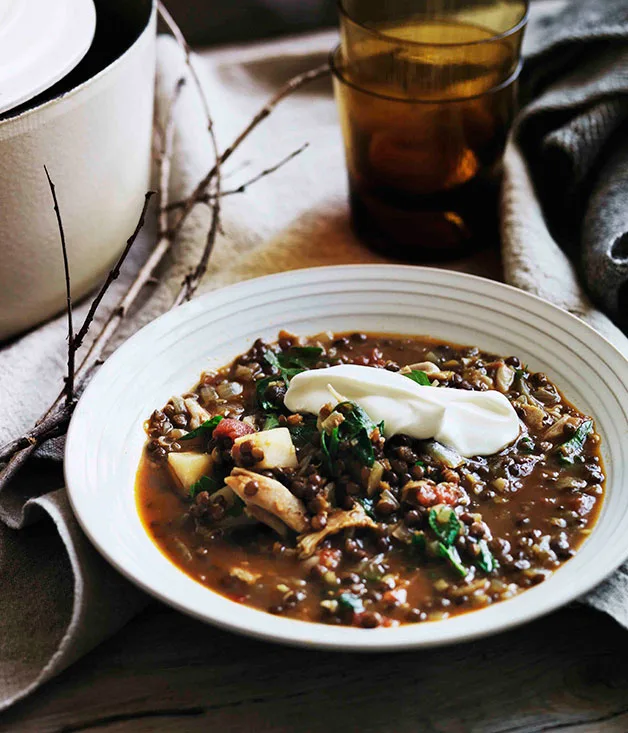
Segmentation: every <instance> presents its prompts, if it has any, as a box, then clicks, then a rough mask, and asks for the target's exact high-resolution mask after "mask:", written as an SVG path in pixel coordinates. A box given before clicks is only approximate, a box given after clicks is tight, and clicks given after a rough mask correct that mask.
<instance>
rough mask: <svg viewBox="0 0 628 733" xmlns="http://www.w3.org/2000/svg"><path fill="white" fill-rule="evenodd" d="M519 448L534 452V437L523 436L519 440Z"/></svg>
mask: <svg viewBox="0 0 628 733" xmlns="http://www.w3.org/2000/svg"><path fill="white" fill-rule="evenodd" d="M519 450H521V451H522V452H523V453H534V441H533V440H532V438H521V440H520V441H519Z"/></svg>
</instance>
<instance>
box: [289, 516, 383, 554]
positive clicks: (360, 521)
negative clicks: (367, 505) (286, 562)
mask: <svg viewBox="0 0 628 733" xmlns="http://www.w3.org/2000/svg"><path fill="white" fill-rule="evenodd" d="M376 526H377V525H376V524H375V522H374V521H373V520H372V519H371V518H370V517H369V516H367V514H366V513H365V511H364V509H362V507H361V506H360V505H359V504H358V505H356V506H354V507H353V509H351V510H350V511H344V510H336V511H335V512H332V513H331V514H330V515H329V518H328V519H327V526H326V527H325V528H324V529H321V530H320V532H311V533H309V534H302V535H301V536H300V537H299V541H298V542H297V549H298V550H299V551H300V552H299V557H300V558H301V559H302V560H304V559H306V558H308V557H311V556H312V555H313V554H314V552H315V550H316V548H317V547H318V545H319V544H320V543H321V542H322V541H323V540H324V539H325V537H328V536H329V535H331V534H337V533H338V532H340V531H341V530H343V529H346V528H347V527H371V528H372V527H376Z"/></svg>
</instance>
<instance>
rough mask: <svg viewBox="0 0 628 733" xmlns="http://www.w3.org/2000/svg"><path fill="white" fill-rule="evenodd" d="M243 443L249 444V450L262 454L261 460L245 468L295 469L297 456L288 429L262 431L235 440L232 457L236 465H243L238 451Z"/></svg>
mask: <svg viewBox="0 0 628 733" xmlns="http://www.w3.org/2000/svg"><path fill="white" fill-rule="evenodd" d="M244 443H249V444H250V446H251V448H258V449H259V450H261V451H262V452H263V453H264V457H263V458H261V459H260V460H259V461H257V462H256V463H254V464H253V465H252V466H251V465H250V464H249V465H248V466H246V468H253V469H262V468H296V466H297V454H296V451H295V449H294V445H293V444H292V436H291V435H290V431H289V430H288V428H272V430H262V431H261V432H259V433H251V434H250V435H243V436H242V437H240V438H236V439H235V441H234V451H233V457H234V459H235V462H236V463H237V464H238V465H243V463H242V462H241V453H240V451H241V448H242V445H243V444H244Z"/></svg>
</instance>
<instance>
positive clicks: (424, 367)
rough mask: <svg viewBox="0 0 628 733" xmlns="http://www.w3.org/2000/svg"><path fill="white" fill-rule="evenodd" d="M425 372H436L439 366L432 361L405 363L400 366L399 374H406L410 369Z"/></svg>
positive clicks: (438, 370)
mask: <svg viewBox="0 0 628 733" xmlns="http://www.w3.org/2000/svg"><path fill="white" fill-rule="evenodd" d="M413 370H414V371H418V372H425V373H426V374H436V373H437V372H440V368H439V367H438V366H436V364H434V362H433V361H421V362H419V363H418V364H407V365H406V366H404V367H401V370H400V371H401V374H408V373H409V372H411V371H413Z"/></svg>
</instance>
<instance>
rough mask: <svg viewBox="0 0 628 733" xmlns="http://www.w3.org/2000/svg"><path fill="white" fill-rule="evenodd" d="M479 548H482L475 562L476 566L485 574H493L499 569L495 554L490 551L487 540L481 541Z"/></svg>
mask: <svg viewBox="0 0 628 733" xmlns="http://www.w3.org/2000/svg"><path fill="white" fill-rule="evenodd" d="M478 547H479V548H480V554H479V555H478V557H477V559H476V561H475V562H476V565H477V566H478V567H479V568H480V570H483V571H484V572H485V573H490V572H492V571H493V570H495V568H496V567H497V561H496V560H495V558H494V557H493V553H492V552H491V551H490V550H489V549H488V544H487V542H486V540H480V541H479V542H478Z"/></svg>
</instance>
